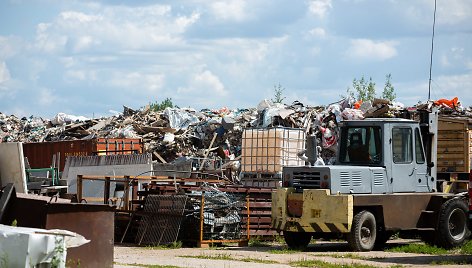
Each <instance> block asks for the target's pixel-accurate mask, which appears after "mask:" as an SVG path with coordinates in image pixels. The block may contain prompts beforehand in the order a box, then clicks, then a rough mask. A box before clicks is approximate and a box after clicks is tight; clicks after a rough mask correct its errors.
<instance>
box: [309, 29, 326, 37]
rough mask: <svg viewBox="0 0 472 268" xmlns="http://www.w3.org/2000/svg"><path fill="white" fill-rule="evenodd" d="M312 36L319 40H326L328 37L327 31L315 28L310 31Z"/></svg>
mask: <svg viewBox="0 0 472 268" xmlns="http://www.w3.org/2000/svg"><path fill="white" fill-rule="evenodd" d="M309 33H310V35H312V36H314V37H318V38H324V37H326V31H325V29H323V28H321V27H317V28H313V29H311V30H310V31H309Z"/></svg>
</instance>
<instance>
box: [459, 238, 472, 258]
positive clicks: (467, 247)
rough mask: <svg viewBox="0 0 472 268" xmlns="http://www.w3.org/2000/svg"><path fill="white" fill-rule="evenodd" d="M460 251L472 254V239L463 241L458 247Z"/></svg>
mask: <svg viewBox="0 0 472 268" xmlns="http://www.w3.org/2000/svg"><path fill="white" fill-rule="evenodd" d="M460 253H462V254H467V255H471V254H472V240H470V241H469V242H467V243H465V244H464V245H463V246H462V247H461V248H460Z"/></svg>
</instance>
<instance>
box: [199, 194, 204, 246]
mask: <svg viewBox="0 0 472 268" xmlns="http://www.w3.org/2000/svg"><path fill="white" fill-rule="evenodd" d="M204 195H205V191H202V201H201V202H200V242H199V244H200V245H199V246H201V244H202V241H203V223H204V213H203V212H204V206H205V196H204Z"/></svg>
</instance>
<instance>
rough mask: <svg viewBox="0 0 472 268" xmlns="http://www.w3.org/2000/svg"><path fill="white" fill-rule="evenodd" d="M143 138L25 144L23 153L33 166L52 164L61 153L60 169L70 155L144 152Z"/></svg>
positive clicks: (42, 166) (39, 166) (40, 166)
mask: <svg viewBox="0 0 472 268" xmlns="http://www.w3.org/2000/svg"><path fill="white" fill-rule="evenodd" d="M142 152H143V143H142V141H141V139H90V140H70V141H57V142H33V143H24V144H23V154H24V156H25V157H27V158H28V162H29V164H30V166H31V168H44V167H49V166H51V162H52V159H53V155H55V154H58V153H59V154H60V156H59V159H60V163H59V171H62V170H63V169H64V164H65V161H66V158H67V157H68V156H91V155H110V154H132V153H136V154H139V153H142Z"/></svg>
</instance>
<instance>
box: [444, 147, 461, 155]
mask: <svg viewBox="0 0 472 268" xmlns="http://www.w3.org/2000/svg"><path fill="white" fill-rule="evenodd" d="M458 152H460V153H463V152H466V150H464V148H463V147H441V148H438V153H441V154H447V153H458Z"/></svg>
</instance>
